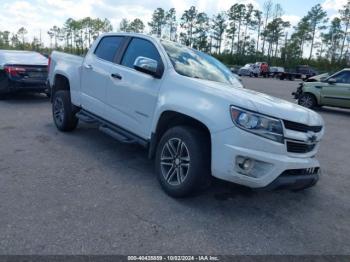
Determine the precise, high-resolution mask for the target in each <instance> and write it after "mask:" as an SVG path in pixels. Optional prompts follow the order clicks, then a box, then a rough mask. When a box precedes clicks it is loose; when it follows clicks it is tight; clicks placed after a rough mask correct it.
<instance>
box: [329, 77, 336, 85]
mask: <svg viewBox="0 0 350 262" xmlns="http://www.w3.org/2000/svg"><path fill="white" fill-rule="evenodd" d="M327 82H328V84H330V85H334V84H335V83H337V79H335V78H329V79H328V80H327Z"/></svg>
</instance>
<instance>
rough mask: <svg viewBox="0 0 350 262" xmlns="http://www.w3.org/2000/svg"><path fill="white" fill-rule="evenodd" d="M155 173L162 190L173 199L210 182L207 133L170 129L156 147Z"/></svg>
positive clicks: (186, 128) (180, 128)
mask: <svg viewBox="0 0 350 262" xmlns="http://www.w3.org/2000/svg"><path fill="white" fill-rule="evenodd" d="M156 172H157V176H158V180H159V182H160V184H161V186H162V188H163V189H164V191H165V192H166V193H167V194H168V195H170V196H172V197H186V196H189V195H191V194H193V193H195V192H196V191H198V190H199V189H203V187H205V186H206V185H208V184H209V183H208V182H209V179H210V146H209V145H208V141H206V139H205V134H204V133H202V132H201V131H198V130H196V129H194V128H192V127H187V126H178V127H173V128H171V129H169V130H168V131H167V132H166V133H165V134H164V135H163V137H162V138H161V140H160V142H159V144H158V147H157V154H156Z"/></svg>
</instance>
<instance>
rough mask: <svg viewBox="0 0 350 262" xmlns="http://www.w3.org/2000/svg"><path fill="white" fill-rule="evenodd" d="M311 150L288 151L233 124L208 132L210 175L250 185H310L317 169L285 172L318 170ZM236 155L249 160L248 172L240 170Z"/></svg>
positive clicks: (272, 186)
mask: <svg viewBox="0 0 350 262" xmlns="http://www.w3.org/2000/svg"><path fill="white" fill-rule="evenodd" d="M312 154H313V153H312ZM312 154H310V153H308V154H297V155H296V154H291V153H288V152H287V150H286V145H285V144H281V143H277V142H274V141H272V140H268V139H265V138H262V137H259V136H256V135H254V134H251V133H248V132H245V131H243V130H241V129H238V128H235V127H233V128H230V129H227V130H224V131H221V132H218V133H215V134H212V174H213V176H214V177H217V178H219V179H222V180H226V181H229V182H233V183H236V184H240V185H244V186H248V187H251V188H267V189H270V188H279V187H287V186H288V185H290V186H291V187H294V186H295V187H299V186H301V187H308V186H312V185H314V184H315V183H316V182H317V181H318V176H319V174H318V172H317V173H310V174H303V173H300V174H294V175H288V174H287V173H286V172H287V171H290V170H309V169H311V170H316V169H317V170H319V162H318V161H317V160H316V159H315V158H314V155H312ZM239 158H245V159H251V160H253V162H254V166H253V168H252V169H251V170H250V171H249V172H242V170H241V169H240V168H239V167H238V166H237V159H239ZM269 186H270V187H269Z"/></svg>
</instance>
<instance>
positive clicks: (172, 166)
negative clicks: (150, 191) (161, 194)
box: [160, 138, 190, 186]
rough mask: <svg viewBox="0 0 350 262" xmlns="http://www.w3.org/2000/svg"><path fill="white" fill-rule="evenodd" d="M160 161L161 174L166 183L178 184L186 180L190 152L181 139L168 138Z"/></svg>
mask: <svg viewBox="0 0 350 262" xmlns="http://www.w3.org/2000/svg"><path fill="white" fill-rule="evenodd" d="M160 161H161V162H160V166H161V172H162V175H163V177H164V179H165V181H166V182H167V183H168V184H170V185H172V186H178V185H181V184H182V183H183V182H184V181H185V180H186V178H187V176H188V173H189V170H190V153H189V150H188V148H187V146H186V144H185V142H184V141H183V140H181V139H179V138H171V139H169V140H168V141H167V142H166V143H165V144H164V146H163V149H162V153H161V158H160Z"/></svg>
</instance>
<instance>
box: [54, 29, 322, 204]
mask: <svg viewBox="0 0 350 262" xmlns="http://www.w3.org/2000/svg"><path fill="white" fill-rule="evenodd" d="M48 83H49V85H50V89H51V94H52V111H53V119H54V122H55V124H56V126H57V128H58V129H59V130H61V131H72V130H73V129H75V128H76V126H77V124H78V121H79V120H81V121H86V122H96V123H97V124H98V126H99V128H100V130H101V131H103V132H105V133H107V134H109V135H111V136H112V137H114V138H115V139H118V140H119V141H121V142H124V143H139V144H141V145H142V146H144V147H145V148H147V150H148V152H149V157H150V158H155V169H156V173H157V177H158V179H159V181H160V184H161V186H162V187H163V189H164V190H165V191H166V192H167V193H168V194H169V195H171V196H173V197H184V196H187V195H189V194H192V193H193V192H195V191H196V190H198V189H201V188H203V186H204V185H208V183H207V182H208V181H209V180H210V177H211V176H214V177H217V178H219V179H223V180H226V181H230V182H233V183H237V184H240V185H245V186H248V187H251V188H264V189H273V188H280V187H283V188H285V187H287V188H291V189H304V188H307V187H310V186H313V185H315V184H316V182H317V181H318V178H319V174H320V167H319V162H318V161H317V160H316V159H315V155H316V153H317V150H318V145H319V143H318V142H319V141H320V140H321V138H322V136H323V133H324V127H323V125H324V124H323V120H322V118H321V117H320V116H319V115H318V114H317V113H315V112H314V111H311V110H309V109H306V108H304V107H301V106H298V105H296V104H293V103H289V102H287V101H284V100H281V99H277V98H274V97H271V96H268V95H265V94H261V93H258V92H254V91H251V90H247V89H244V88H243V87H242V85H241V83H240V82H239V81H237V79H236V78H235V77H234V76H233V75H232V73H231V72H230V70H229V69H228V68H226V67H225V66H224V65H223V64H221V63H220V62H219V61H217V60H216V59H214V58H213V57H211V56H209V55H207V54H204V53H202V52H199V51H196V50H194V49H191V48H188V47H185V46H182V45H180V44H177V43H173V42H169V41H164V40H159V39H155V38H153V37H150V36H146V35H141V34H127V33H125V34H122V33H109V34H104V35H102V36H100V37H99V38H98V39H96V41H95V42H94V44H93V45H92V47H91V48H90V50H89V52H88V53H87V55H86V56H85V58H81V57H78V56H73V55H69V54H64V53H59V52H53V53H52V55H51V60H50V64H49V78H48Z"/></svg>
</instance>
